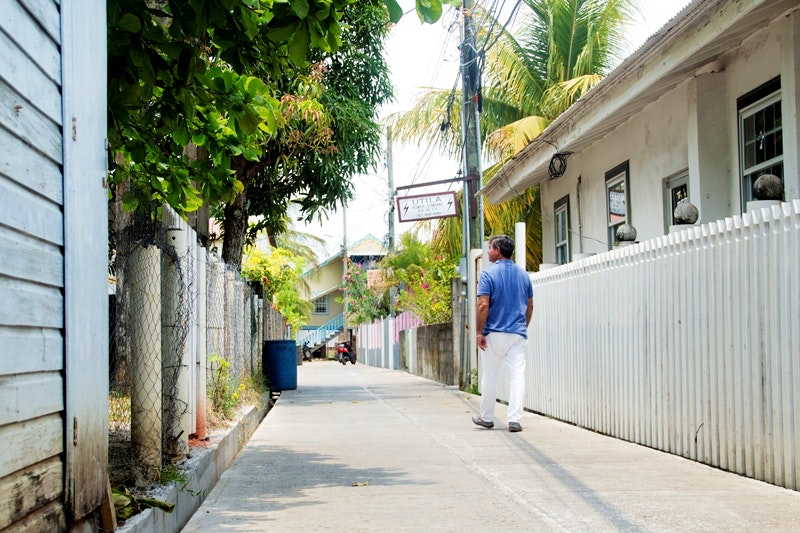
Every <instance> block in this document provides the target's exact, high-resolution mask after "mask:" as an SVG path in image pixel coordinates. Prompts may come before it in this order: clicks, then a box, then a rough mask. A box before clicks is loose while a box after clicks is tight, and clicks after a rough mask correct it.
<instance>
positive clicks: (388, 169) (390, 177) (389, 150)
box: [386, 126, 395, 254]
mask: <svg viewBox="0 0 800 533" xmlns="http://www.w3.org/2000/svg"><path fill="white" fill-rule="evenodd" d="M386 173H387V176H388V181H389V239H388V244H389V246H388V248H389V253H390V254H391V253H394V200H395V198H394V194H395V193H394V169H393V168H392V127H391V126H389V127H388V128H387V129H386Z"/></svg>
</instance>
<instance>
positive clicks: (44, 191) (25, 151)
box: [0, 128, 64, 204]
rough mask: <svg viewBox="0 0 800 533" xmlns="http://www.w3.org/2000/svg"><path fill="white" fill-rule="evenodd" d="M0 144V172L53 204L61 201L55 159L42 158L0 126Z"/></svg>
mask: <svg viewBox="0 0 800 533" xmlns="http://www.w3.org/2000/svg"><path fill="white" fill-rule="evenodd" d="M0 146H2V147H3V150H2V151H0V174H2V175H5V176H6V177H7V178H8V179H9V180H11V181H13V182H15V183H16V184H18V185H19V186H22V187H25V188H27V189H29V190H30V191H31V192H34V193H36V194H37V195H41V196H42V197H44V198H47V199H49V200H51V201H52V202H53V203H55V204H61V203H62V202H63V197H64V193H63V189H62V184H61V171H60V169H59V165H58V162H57V160H55V161H54V160H51V159H48V158H46V157H45V156H43V155H41V154H40V153H39V152H38V151H36V150H33V149H31V148H30V147H29V146H28V145H26V144H25V143H24V142H23V141H21V140H20V139H18V138H17V137H15V136H14V135H12V134H10V133H9V132H8V131H6V130H4V129H2V128H0Z"/></svg>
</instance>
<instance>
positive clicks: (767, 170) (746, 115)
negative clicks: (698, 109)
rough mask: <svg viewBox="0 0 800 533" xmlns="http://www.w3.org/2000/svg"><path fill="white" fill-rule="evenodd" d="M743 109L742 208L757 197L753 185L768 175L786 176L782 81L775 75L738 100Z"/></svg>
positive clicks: (740, 155) (740, 146) (740, 159)
mask: <svg viewBox="0 0 800 533" xmlns="http://www.w3.org/2000/svg"><path fill="white" fill-rule="evenodd" d="M736 104H737V108H738V110H739V166H740V172H741V178H742V182H741V184H742V211H744V210H745V209H746V208H747V202H750V201H752V200H755V197H754V196H753V184H754V183H755V181H756V180H757V179H758V178H759V176H763V175H764V174H774V175H776V176H778V177H779V178H781V179H783V112H782V110H781V81H780V77H778V78H775V79H773V80H771V81H769V82H767V83H765V84H764V85H762V86H761V87H759V88H757V89H755V90H753V91H751V92H750V93H748V94H746V95H744V96H742V97H741V98H739V99H738V100H737V101H736Z"/></svg>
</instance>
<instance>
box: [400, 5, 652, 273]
mask: <svg viewBox="0 0 800 533" xmlns="http://www.w3.org/2000/svg"><path fill="white" fill-rule="evenodd" d="M522 4H524V6H525V9H524V14H523V17H522V21H521V22H520V23H519V24H518V25H517V27H516V29H515V30H514V33H512V32H511V31H508V30H506V29H505V28H502V23H500V22H499V21H498V20H497V19H496V17H493V16H492V15H491V14H490V13H486V12H480V11H477V12H476V13H475V17H474V18H475V22H476V26H477V28H478V43H479V47H480V46H481V43H483V47H484V54H483V57H484V58H485V60H484V63H483V76H482V77H483V81H484V83H483V89H482V113H481V135H482V143H483V150H482V151H483V153H484V157H486V158H488V159H491V160H492V161H493V163H492V164H490V165H489V166H488V167H487V168H486V169H484V172H483V177H484V181H488V180H489V179H491V177H492V176H494V174H495V173H496V172H497V170H499V169H500V168H501V167H502V166H503V165H504V164H505V163H506V162H507V161H508V160H509V159H510V158H511V157H512V156H513V155H514V154H515V153H517V152H519V151H520V150H521V149H523V148H524V147H525V146H527V145H528V143H530V142H531V141H532V140H533V139H535V138H536V137H537V136H538V135H540V134H541V133H542V131H544V129H545V128H546V127H547V126H548V125H549V124H550V123H551V122H552V121H553V120H554V119H555V118H556V117H557V116H558V115H559V114H560V113H562V112H563V111H564V110H566V109H567V108H568V107H569V106H570V105H572V103H573V102H575V100H577V99H578V98H580V96H581V95H582V94H584V93H586V91H588V90H589V89H591V87H593V86H594V85H595V84H597V83H598V82H599V81H600V80H601V79H602V77H603V75H604V74H606V73H607V72H609V71H610V70H611V68H612V67H613V65H614V64H615V63H616V62H618V61H619V60H620V59H621V54H622V51H623V50H624V44H625V43H624V28H625V26H626V25H627V23H628V22H630V21H631V20H632V19H633V14H634V12H635V9H636V8H635V4H634V0H522ZM494 28H501V29H500V30H499V31H498V30H495V29H494ZM460 102H461V98H459V96H458V93H457V92H456V91H455V90H454V91H446V90H437V89H433V90H430V91H429V92H427V93H426V94H424V95H423V96H422V97H421V98H420V99H419V100H418V101H417V103H416V105H415V106H414V107H413V108H412V110H411V111H409V112H407V113H404V114H402V115H397V116H394V117H392V118H391V121H392V123H393V125H392V128H393V130H394V131H395V132H396V133H395V136H396V138H398V139H400V140H401V141H411V140H420V139H426V140H428V141H429V142H438V143H439V144H440V146H441V147H442V149H443V151H444V152H445V153H447V154H448V155H451V156H458V155H460V149H461V137H460V133H459V132H460V131H461V124H460V116H461V115H460V113H461V110H460ZM484 215H485V220H486V230H487V233H488V234H499V233H511V232H512V230H513V227H514V223H515V222H519V221H524V222H526V223H527V227H528V235H527V248H528V257H527V258H526V259H527V261H526V262H527V265H528V267H529V268H534V267H536V266H538V264H539V263H540V262H541V246H542V244H541V243H542V234H541V232H542V225H541V211H540V206H539V193H538V188H534V189H529V190H527V191H520V193H519V195H518V196H517V197H516V198H515V199H513V200H509V201H507V202H504V203H502V204H498V205H490V204H486V205H484ZM433 243H434V245H435V246H436V248H437V249H439V250H447V251H448V252H452V251H454V250H460V248H461V223H460V220H459V219H457V218H448V219H443V220H441V221H439V222H438V224H437V227H436V228H435V230H434V239H433Z"/></svg>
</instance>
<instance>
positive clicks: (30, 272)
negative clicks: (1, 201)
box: [0, 226, 64, 287]
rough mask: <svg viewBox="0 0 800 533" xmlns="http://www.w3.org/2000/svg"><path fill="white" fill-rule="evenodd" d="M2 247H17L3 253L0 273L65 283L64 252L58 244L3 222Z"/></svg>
mask: <svg viewBox="0 0 800 533" xmlns="http://www.w3.org/2000/svg"><path fill="white" fill-rule="evenodd" d="M0 250H14V253H3V254H0V276H8V277H10V278H17V279H26V280H29V281H35V282H37V283H41V284H43V285H50V286H52V287H63V286H64V256H62V255H61V250H60V249H59V247H57V246H54V245H51V244H47V243H45V242H43V241H40V240H38V239H33V238H30V237H25V236H24V235H21V234H19V233H15V232H14V231H12V230H11V229H10V228H7V227H5V226H0Z"/></svg>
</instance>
